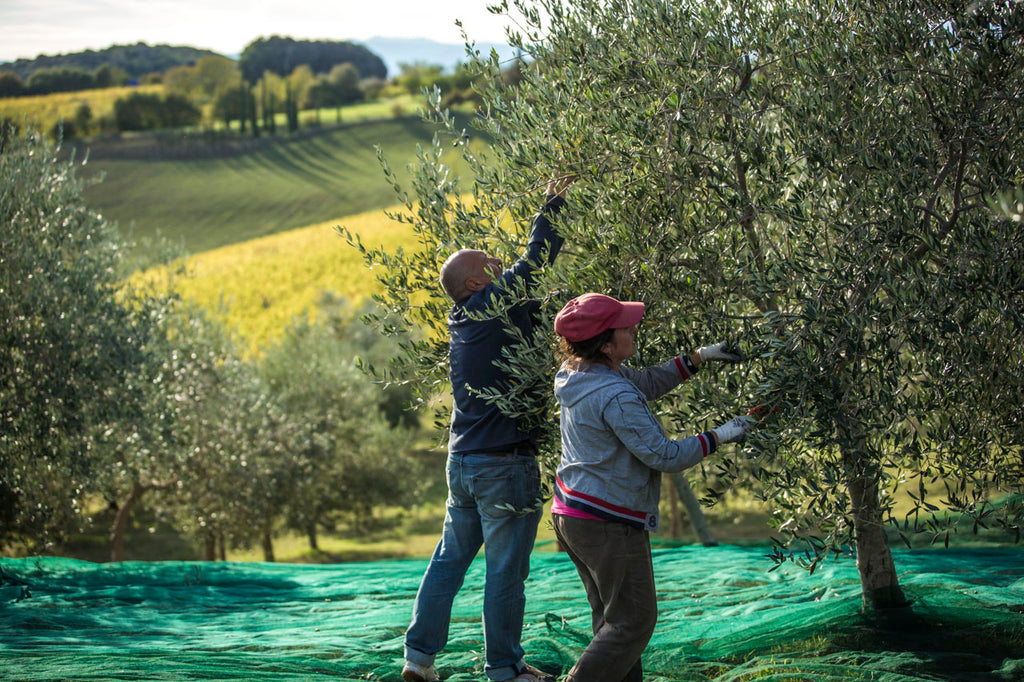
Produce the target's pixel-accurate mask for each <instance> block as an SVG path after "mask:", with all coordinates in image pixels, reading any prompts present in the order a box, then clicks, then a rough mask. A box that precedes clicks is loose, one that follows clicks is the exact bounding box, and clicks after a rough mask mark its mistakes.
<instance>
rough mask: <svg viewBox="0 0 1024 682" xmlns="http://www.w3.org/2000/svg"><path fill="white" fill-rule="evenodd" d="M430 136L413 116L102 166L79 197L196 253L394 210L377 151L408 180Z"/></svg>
mask: <svg viewBox="0 0 1024 682" xmlns="http://www.w3.org/2000/svg"><path fill="white" fill-rule="evenodd" d="M434 132H435V131H434V129H433V127H432V126H430V125H428V124H427V123H425V122H424V121H422V120H420V119H419V118H417V117H407V118H401V119H389V120H381V121H372V122H366V123H358V124H352V125H350V126H345V127H342V128H339V129H335V130H331V131H327V132H324V133H323V134H320V135H315V136H311V137H305V138H303V139H297V140H293V141H289V140H287V139H285V138H282V139H281V140H280V141H275V142H273V143H272V144H268V145H266V146H264V147H262V148H260V149H257V150H255V151H251V152H248V153H244V154H237V155H228V156H224V157H220V158H198V159H193V160H159V159H153V160H145V159H110V158H107V159H102V158H100V159H95V160H90V161H89V163H88V164H87V165H86V166H84V167H83V168H82V169H81V171H80V175H81V177H83V178H85V179H89V178H99V177H102V179H103V180H102V182H99V183H97V184H94V185H92V186H90V187H88V188H87V189H86V191H85V198H86V200H87V201H88V202H89V204H90V205H91V206H93V207H94V208H96V209H97V210H99V211H100V212H101V213H102V214H103V215H104V217H106V218H107V219H108V220H112V221H115V222H116V223H117V224H118V226H119V228H120V230H121V232H122V234H124V235H125V236H127V237H128V238H129V239H131V240H140V239H144V238H154V237H156V236H157V235H163V236H165V237H168V238H170V239H171V240H173V241H176V242H180V243H181V245H182V246H183V247H184V250H185V251H186V252H188V253H199V252H203V251H208V250H210V249H214V248H217V247H220V246H224V245H227V244H235V243H238V242H244V241H248V240H251V239H256V238H258V237H263V236H266V235H270V234H275V233H278V232H284V231H286V230H290V229H293V228H298V227H303V226H307V225H312V224H317V223H322V222H324V221H328V220H333V219H336V218H338V217H340V216H345V215H353V214H357V213H362V212H365V211H368V210H371V209H375V208H382V207H385V206H389V205H392V204H394V203H395V202H396V197H395V194H394V192H393V190H392V189H391V187H390V186H389V185H388V184H387V182H386V181H385V179H384V174H383V172H382V171H381V169H380V166H379V163H378V161H377V157H376V152H375V150H374V146H375V145H379V146H380V147H381V148H382V149H383V150H384V153H385V155H386V156H387V158H388V159H389V163H390V164H391V166H392V169H393V170H394V171H395V173H396V175H397V176H398V177H399V178H404V177H405V176H406V173H405V170H404V169H405V166H406V165H407V164H408V163H409V161H410V159H412V158H414V157H415V153H416V146H417V145H429V144H430V142H431V140H432V138H433V135H434ZM480 144H482V142H481V143H480ZM448 161H449V163H450V165H451V166H452V169H453V173H455V174H460V173H461V174H465V173H466V168H465V167H464V165H463V162H462V160H461V159H460V158H459V157H457V156H456V155H455V154H452V155H451V158H450V159H449V160H448Z"/></svg>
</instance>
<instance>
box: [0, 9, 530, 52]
mask: <svg viewBox="0 0 1024 682" xmlns="http://www.w3.org/2000/svg"><path fill="white" fill-rule="evenodd" d="M493 4H497V2H496V0H293V1H288V0H0V62H6V61H14V60H15V59H18V58H22V57H24V58H28V59H32V58H34V57H36V56H38V55H40V54H47V55H55V54H67V53H70V52H80V51H82V50H87V49H93V50H101V49H103V48H106V47H110V46H111V45H115V44H116V45H124V44H134V43H137V42H140V41H141V42H144V43H148V44H150V45H156V44H168V45H188V46H190V47H197V48H202V49H208V50H213V51H214V52H219V53H221V54H227V55H235V54H238V53H240V52H241V51H242V49H243V48H244V47H245V46H246V45H248V44H249V43H251V42H252V41H253V40H255V39H257V38H259V37H261V36H264V37H269V36H271V35H280V36H286V37H289V38H295V39H297V40H300V39H304V40H349V41H352V42H357V43H358V42H360V41H363V40H368V39H370V38H373V37H377V36H381V37H387V38H429V39H431V40H435V41H437V42H440V43H455V44H460V45H461V44H462V42H463V41H462V36H461V34H460V32H459V28H458V27H457V26H456V25H455V21H456V19H460V20H461V21H462V25H463V27H464V28H465V30H466V33H467V35H468V36H469V38H470V40H472V41H475V42H480V43H485V42H494V43H504V42H506V38H505V32H504V27H505V26H506V25H507V24H508V23H509V19H508V17H505V16H495V15H492V14H490V13H489V12H488V11H487V6H488V5H493ZM509 4H511V3H509Z"/></svg>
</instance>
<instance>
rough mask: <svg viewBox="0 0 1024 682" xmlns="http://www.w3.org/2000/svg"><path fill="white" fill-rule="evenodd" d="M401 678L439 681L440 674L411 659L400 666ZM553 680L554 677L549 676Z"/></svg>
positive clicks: (407, 681) (406, 681)
mask: <svg viewBox="0 0 1024 682" xmlns="http://www.w3.org/2000/svg"><path fill="white" fill-rule="evenodd" d="M402 679H403V680H405V682H441V676H440V675H438V674H437V668H435V667H434V666H432V665H428V666H426V667H424V666H422V665H416V664H415V663H413V662H412V661H406V662H405V667H404V668H402ZM551 679H552V680H554V678H551Z"/></svg>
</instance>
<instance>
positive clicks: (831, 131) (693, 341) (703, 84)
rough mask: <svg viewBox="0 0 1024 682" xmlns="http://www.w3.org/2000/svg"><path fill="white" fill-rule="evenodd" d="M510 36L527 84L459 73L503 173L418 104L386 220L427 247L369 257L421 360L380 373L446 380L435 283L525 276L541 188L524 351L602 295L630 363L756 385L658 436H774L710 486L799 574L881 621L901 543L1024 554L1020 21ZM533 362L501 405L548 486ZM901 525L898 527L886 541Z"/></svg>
mask: <svg viewBox="0 0 1024 682" xmlns="http://www.w3.org/2000/svg"><path fill="white" fill-rule="evenodd" d="M508 8H509V5H508V3H507V2H503V3H502V4H501V5H500V6H498V7H496V8H495V10H496V11H507V10H508ZM515 10H516V21H515V24H514V28H513V29H510V31H509V39H510V42H511V43H512V45H513V46H514V47H517V48H520V49H521V50H522V51H523V53H524V54H525V55H526V56H527V57H528V58H529V61H530V63H529V65H528V66H527V67H525V68H523V70H522V81H521V83H520V84H519V85H518V86H517V87H515V88H511V87H507V86H505V85H504V84H503V83H502V81H501V79H500V78H499V74H500V68H499V64H498V61H497V58H496V57H492V58H491V59H490V60H481V59H477V60H475V61H474V68H476V69H477V70H478V73H479V74H480V75H479V77H478V80H477V82H478V83H480V84H481V89H483V90H484V92H483V97H484V101H485V103H484V106H483V107H482V108H481V110H480V111H481V118H480V121H479V122H480V125H481V127H482V128H483V129H484V130H486V131H487V132H488V133H489V134H490V135H491V136H492V138H493V140H494V143H493V145H492V147H491V148H490V151H489V152H487V154H486V155H484V154H482V153H480V152H478V151H477V150H476V147H475V146H474V145H472V144H471V138H470V136H469V135H467V134H466V132H465V131H462V130H459V129H457V127H456V125H455V123H454V121H453V119H452V118H450V117H449V116H448V115H447V114H446V113H445V112H444V111H442V110H441V109H440V106H439V99H440V98H439V97H436V96H435V97H434V99H433V101H434V103H435V106H434V114H433V117H434V118H435V120H437V121H439V122H440V123H442V124H444V125H445V134H443V135H441V136H439V138H438V139H437V140H436V141H435V145H434V147H433V148H432V149H426V150H423V151H422V153H421V155H420V159H419V161H418V164H417V166H416V167H415V168H414V169H413V170H414V174H413V177H412V180H411V183H412V184H411V187H410V188H408V189H406V188H404V187H402V186H399V185H398V184H397V183H395V182H394V178H393V175H392V174H391V171H390V169H389V168H388V166H387V164H386V162H385V163H384V165H383V167H384V172H385V174H386V176H387V177H388V178H389V179H391V180H392V181H393V184H394V186H395V189H396V191H397V193H398V196H399V198H400V199H401V200H402V201H403V202H405V210H404V211H401V212H400V213H398V214H396V215H395V216H394V217H395V218H396V219H398V220H402V221H405V222H407V223H408V224H409V225H410V227H411V229H413V230H414V231H415V233H416V235H417V236H418V237H419V240H420V247H421V248H420V249H418V250H416V251H415V252H398V253H385V252H383V251H380V250H374V249H366V248H365V247H364V250H365V252H366V255H367V258H368V260H369V261H370V262H371V263H374V264H376V265H377V266H378V267H379V268H380V274H379V275H378V276H379V278H380V280H381V281H382V282H383V283H384V284H385V286H386V289H385V294H384V295H383V296H382V301H383V302H384V304H385V305H386V306H387V307H388V308H389V309H391V310H395V311H402V312H403V313H404V316H405V320H406V322H407V324H409V325H421V326H423V327H425V328H426V329H427V330H428V334H427V337H426V339H425V340H423V341H421V342H416V343H413V344H411V345H410V346H409V347H408V352H407V353H406V354H405V355H404V356H403V357H400V358H397V359H396V362H395V363H394V364H393V366H392V367H390V368H388V369H387V371H385V372H382V373H383V374H384V375H385V376H387V377H388V378H390V379H392V380H395V381H402V380H406V381H408V380H410V378H411V377H413V376H416V377H418V381H419V384H420V385H421V386H424V387H430V386H432V385H433V384H434V383H438V384H439V383H440V382H442V381H443V380H444V376H445V374H446V366H445V363H446V354H445V341H446V330H445V316H446V313H447V304H446V302H445V301H444V299H443V297H442V296H441V294H440V291H439V288H438V285H437V284H436V273H437V271H438V268H439V266H440V264H441V262H443V259H444V258H445V257H446V256H447V254H448V253H450V252H451V251H452V250H453V249H455V248H459V247H464V246H475V247H477V248H484V249H487V250H490V251H493V252H495V253H497V254H500V255H502V256H504V257H505V259H506V260H508V259H511V258H513V257H515V254H516V252H517V250H518V249H519V245H520V244H521V243H522V242H523V240H524V236H525V234H526V231H527V230H528V226H529V220H530V215H531V213H532V212H533V211H534V210H535V208H536V205H537V198H536V193H537V189H538V187H540V186H543V184H542V183H543V182H544V180H543V178H539V177H538V176H539V175H544V176H548V177H550V176H551V175H554V174H556V173H572V174H575V175H577V176H578V177H579V180H578V181H577V183H576V184H575V185H574V187H573V196H572V202H571V207H570V209H569V210H568V211H566V212H564V213H565V215H564V216H560V223H559V225H558V229H559V230H561V231H562V233H563V234H564V235H566V237H567V243H566V247H565V250H564V254H565V255H564V256H563V257H562V258H560V259H559V261H558V263H557V264H556V265H555V266H554V267H553V268H550V269H549V270H548V271H547V272H546V273H544V275H543V277H542V280H541V286H540V291H541V298H542V301H541V303H542V305H541V307H540V312H539V318H540V323H541V329H543V330H549V325H550V320H551V318H552V317H553V315H554V313H555V312H556V311H557V310H558V308H559V307H560V306H561V304H562V303H563V302H564V301H565V300H566V298H567V297H569V296H571V295H573V294H577V293H582V292H584V291H588V290H596V291H602V292H606V293H609V294H612V295H615V296H617V297H621V298H628V299H637V300H643V301H645V302H647V304H648V308H647V314H646V315H645V320H644V321H643V323H642V324H641V328H640V337H641V338H640V344H639V345H640V351H641V353H640V355H641V357H640V358H639V360H640V362H654V361H660V360H662V359H664V358H665V357H670V356H671V355H673V354H675V353H677V352H679V351H680V350H690V349H692V348H695V347H697V346H698V345H700V344H702V343H706V342H708V341H716V340H719V339H722V338H729V339H731V340H734V341H735V342H737V343H739V344H740V346H741V347H742V348H743V349H744V350H745V351H746V354H747V356H748V358H750V361H749V362H748V363H747V364H745V365H744V366H742V367H741V368H740V369H739V371H737V370H735V369H733V370H722V369H719V370H711V371H710V372H708V373H702V375H700V376H698V377H697V378H696V379H694V380H691V382H689V384H688V386H689V390H688V391H686V390H684V391H683V392H681V393H680V397H679V398H678V399H677V400H676V401H675V402H671V403H665V404H662V406H661V408H662V409H663V417H664V419H665V420H666V423H667V424H668V425H669V426H670V430H674V431H676V432H678V433H681V434H683V433H693V432H696V431H700V430H703V429H704V428H706V427H707V426H709V425H713V424H714V423H715V422H717V421H718V420H721V419H723V418H725V417H727V416H729V415H731V414H734V413H735V412H736V411H737V409H740V408H743V407H751V406H755V405H758V406H761V407H762V408H763V409H762V410H761V412H760V413H759V414H761V415H762V416H764V419H763V427H764V428H762V429H760V430H759V431H757V432H756V433H755V434H754V435H753V436H752V437H751V438H750V439H749V440H748V443H747V444H746V445H745V446H744V447H743V448H741V449H735V448H734V449H732V450H726V452H724V453H719V454H718V455H716V456H715V458H714V459H712V460H710V462H713V464H712V465H711V466H709V467H707V473H713V474H714V475H715V477H716V479H717V480H718V481H720V482H721V481H730V480H733V481H735V485H738V486H743V487H746V488H750V489H753V490H755V491H757V492H758V494H760V495H761V496H762V498H763V499H764V501H765V504H766V505H768V506H769V507H770V508H771V509H772V511H773V512H774V514H773V518H774V519H776V525H777V526H778V527H777V535H778V538H777V539H778V543H779V544H778V548H777V550H776V556H775V558H776V559H777V560H778V561H782V560H785V559H786V558H797V559H798V560H799V561H801V562H802V563H804V564H806V565H807V566H808V567H810V568H811V569H812V570H813V568H814V567H815V566H816V565H817V564H818V562H820V561H821V560H822V559H823V558H825V557H827V556H829V555H830V554H833V553H843V552H851V553H853V554H855V555H856V558H857V565H858V568H859V571H860V576H861V582H862V587H863V594H864V604H865V607H866V608H867V607H879V608H881V607H890V606H897V605H902V604H903V603H905V598H904V595H903V593H902V589H901V587H900V585H899V582H898V579H897V573H896V569H895V565H894V562H893V556H892V552H891V547H890V544H891V542H892V541H894V540H895V539H896V537H897V534H900V535H903V536H905V537H906V538H907V539H908V541H909V538H910V537H911V536H913V535H915V534H917V533H921V532H923V533H925V534H926V536H928V537H932V538H936V537H937V538H946V537H947V535H946V534H947V533H948V532H950V531H951V530H956V528H958V527H966V528H969V529H970V528H976V527H978V526H979V525H993V526H997V527H1001V528H1003V529H1005V530H1007V531H1009V532H1010V533H1013V534H1019V527H1020V522H1021V505H1020V502H1019V499H1020V497H1019V495H1020V493H1021V482H1022V480H1024V476H1022V473H1024V471H1022V468H1024V466H1022V454H1021V446H1022V436H1024V433H1022V426H1024V414H1022V412H1021V409H1022V408H1021V405H1022V404H1024V401H1022V398H1024V366H1022V359H1021V358H1022V356H1024V334H1022V333H1021V332H1022V314H1021V303H1022V298H1024V281H1022V273H1024V263H1022V258H1024V238H1022V235H1021V230H1020V228H1019V220H1015V219H1014V214H1013V213H1012V210H1010V211H1008V210H999V209H998V205H999V202H1000V199H999V197H1003V203H1004V204H1005V197H1006V196H1008V195H1007V192H1010V194H1009V196H1012V190H1013V189H1014V188H1020V186H1021V184H1022V182H1024V162H1022V153H1024V125H1022V120H1021V116H1022V113H1021V107H1020V106H1019V101H1020V99H1021V95H1022V94H1024V93H1022V89H1024V76H1022V74H1024V69H1022V68H1021V67H1022V66H1024V57H1022V55H1024V50H1022V40H1024V25H1022V21H1024V19H1022V13H1021V12H1020V11H1019V9H1016V8H1014V7H1013V4H1012V3H1009V2H969V3H968V2H936V1H930V0H920V1H914V0H899V1H897V2H894V3H889V4H887V5H885V6H884V7H883V6H880V5H876V4H870V3H860V2H854V1H852V0H851V1H843V0H839V1H835V2H817V1H811V0H797V1H795V2H787V3H774V2H768V1H759V0H752V1H749V2H719V1H714V0H712V1H711V2H703V1H702V2H692V1H688V0H683V1H681V2H673V3H664V2H660V1H657V0H610V1H608V2H597V1H596V0H568V1H566V2H562V1H560V0H540V2H539V3H538V4H536V5H533V4H529V3H527V2H525V1H521V2H516V3H515ZM469 52H471V50H470V51H469ZM486 83H490V84H491V85H490V87H483V85H484V84H486ZM449 144H450V145H454V146H456V147H457V148H459V149H461V150H462V152H463V155H464V156H465V157H466V159H467V161H468V162H469V163H470V165H471V167H472V168H473V170H474V175H473V177H472V178H465V179H464V181H465V184H462V183H460V180H459V179H457V178H453V177H451V176H450V175H449V173H448V168H447V167H446V166H445V165H444V164H443V163H442V162H441V158H442V152H443V150H444V147H446V146H448V145H449ZM467 193H471V195H472V196H471V199H467V198H466V194H467ZM1011 203H1012V202H1011ZM1004 208H1005V207H1004ZM550 338H551V337H550V332H549V331H547V332H546V333H545V334H541V335H540V336H539V337H538V338H537V339H533V340H532V341H531V340H529V339H523V340H522V343H521V344H520V345H519V346H518V347H517V348H514V349H513V350H512V351H511V352H509V353H508V354H507V358H506V360H505V362H506V363H507V364H508V366H509V367H510V369H512V370H513V373H514V375H515V376H516V377H517V379H516V382H514V384H512V385H510V386H507V387H503V388H502V389H501V390H499V391H495V392H494V393H493V394H492V395H491V396H490V397H491V399H493V400H494V401H496V402H497V403H498V404H499V405H501V406H502V408H503V409H504V410H505V411H507V412H509V413H510V414H519V415H522V416H525V417H527V418H532V419H536V420H537V422H538V423H539V424H542V425H546V426H547V433H548V434H549V438H548V439H547V440H546V447H547V449H548V467H549V468H550V466H551V461H552V460H553V458H554V457H556V456H557V440H556V437H557V427H556V420H555V415H554V412H553V409H552V404H551V396H550V388H549V387H550V382H551V377H552V375H553V372H554V369H555V368H554V360H553V358H552V354H551V352H550V348H551V344H550ZM708 375H710V376H708ZM545 385H547V386H548V391H547V392H546V393H544V392H543V391H542V392H541V394H539V395H538V394H537V392H536V390H534V389H537V388H538V387H543V386H545ZM525 387H531V389H530V390H526V388H525ZM663 403H664V401H663ZM712 467H714V468H712ZM716 494H717V493H716ZM1014 494H1015V495H1016V497H1015V496H1014ZM712 497H713V496H712ZM900 499H907V500H910V507H911V509H910V513H909V514H904V515H902V518H897V517H896V515H895V505H896V503H897V501H899V500H900ZM940 505H941V506H942V507H945V510H942V509H941V508H940ZM963 524H966V525H963Z"/></svg>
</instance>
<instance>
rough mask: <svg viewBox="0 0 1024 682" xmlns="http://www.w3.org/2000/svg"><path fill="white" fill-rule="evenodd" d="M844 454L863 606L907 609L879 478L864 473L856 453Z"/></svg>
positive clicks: (844, 451) (870, 608)
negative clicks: (880, 494) (881, 501)
mask: <svg viewBox="0 0 1024 682" xmlns="http://www.w3.org/2000/svg"><path fill="white" fill-rule="evenodd" d="M842 455H843V464H844V466H845V468H846V471H847V473H848V475H849V476H850V478H849V481H848V482H847V486H848V491H849V495H850V506H851V509H852V511H853V529H854V545H855V547H856V552H857V571H858V572H859V573H860V584H861V590H862V594H863V607H864V609H865V610H876V609H891V608H899V607H902V606H906V605H907V600H906V597H904V595H903V590H902V589H901V588H900V584H899V578H898V577H897V575H896V564H895V562H894V561H893V558H892V550H891V549H890V547H889V539H888V537H887V536H886V533H885V526H884V519H883V518H882V511H881V508H880V506H879V499H878V479H877V478H876V477H875V476H872V475H871V474H870V473H869V471H866V470H865V467H864V463H863V461H862V460H861V458H860V457H859V456H858V454H857V453H856V452H854V451H851V450H849V449H847V448H844V449H843V453H842Z"/></svg>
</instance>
